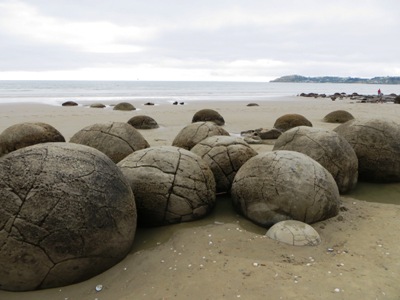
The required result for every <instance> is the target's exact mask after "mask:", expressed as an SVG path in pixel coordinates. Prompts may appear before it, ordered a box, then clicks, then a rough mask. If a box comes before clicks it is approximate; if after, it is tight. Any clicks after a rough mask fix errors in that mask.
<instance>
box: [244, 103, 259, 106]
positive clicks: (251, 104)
mask: <svg viewBox="0 0 400 300" xmlns="http://www.w3.org/2000/svg"><path fill="white" fill-rule="evenodd" d="M246 106H259V105H258V104H257V103H249V104H247V105H246Z"/></svg>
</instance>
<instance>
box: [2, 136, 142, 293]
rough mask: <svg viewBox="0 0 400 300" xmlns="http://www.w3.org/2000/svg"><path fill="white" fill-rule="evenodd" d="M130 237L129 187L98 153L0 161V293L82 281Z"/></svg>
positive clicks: (121, 252) (25, 154) (46, 151)
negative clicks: (1, 290)
mask: <svg viewBox="0 0 400 300" xmlns="http://www.w3.org/2000/svg"><path fill="white" fill-rule="evenodd" d="M135 231H136V207H135V201H134V197H133V193H132V190H131V189H130V187H129V183H128V182H127V180H126V178H125V177H124V176H123V175H122V173H121V171H120V170H119V169H118V168H117V166H116V165H115V164H114V163H113V162H112V161H111V160H110V159H109V158H108V157H107V156H106V155H104V154H103V153H101V152H100V151H98V150H96V149H93V148H90V147H87V146H83V145H77V144H68V143H46V144H39V145H35V146H30V147H26V148H23V149H19V150H17V151H14V152H12V153H10V154H8V155H6V156H4V157H2V158H1V159H0V289H4V290H10V291H27V290H35V289H43V288H53V287H58V286H65V285H69V284H73V283H76V282H79V281H83V280H86V279H88V278H90V277H92V276H95V275H97V274H99V273H101V272H103V271H104V270H106V269H108V268H110V267H112V266H113V265H115V264H116V263H117V262H119V261H120V260H121V259H123V258H124V257H125V256H126V255H127V253H128V252H129V250H130V248H131V246H132V242H133V238H134V235H135Z"/></svg>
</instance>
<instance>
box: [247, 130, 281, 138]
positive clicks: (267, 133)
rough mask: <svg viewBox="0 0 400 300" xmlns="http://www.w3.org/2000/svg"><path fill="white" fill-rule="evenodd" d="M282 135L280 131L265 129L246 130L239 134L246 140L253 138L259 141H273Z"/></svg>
mask: <svg viewBox="0 0 400 300" xmlns="http://www.w3.org/2000/svg"><path fill="white" fill-rule="evenodd" d="M281 134H282V131H280V130H279V129H276V128H272V129H265V128H258V129H253V130H246V131H242V132H241V133H240V135H241V136H244V137H246V138H254V139H261V140H275V139H277V138H278V137H279V136H280V135H281Z"/></svg>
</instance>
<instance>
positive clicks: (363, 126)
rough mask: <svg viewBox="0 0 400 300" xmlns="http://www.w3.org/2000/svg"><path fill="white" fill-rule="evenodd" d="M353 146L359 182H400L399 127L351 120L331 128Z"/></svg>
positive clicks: (370, 120) (397, 124)
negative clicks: (356, 158)
mask: <svg viewBox="0 0 400 300" xmlns="http://www.w3.org/2000/svg"><path fill="white" fill-rule="evenodd" d="M334 131H335V132H337V133H338V134H339V135H340V136H342V137H344V138H345V139H346V140H347V141H348V142H349V144H350V145H351V146H352V147H353V149H354V151H355V152H356V154H357V157H358V173H359V176H360V179H361V180H366V181H372V182H400V124H399V123H395V122H392V121H386V120H382V119H365V120H358V119H354V120H351V121H348V122H346V123H344V124H341V125H339V126H338V127H336V128H335V129H334Z"/></svg>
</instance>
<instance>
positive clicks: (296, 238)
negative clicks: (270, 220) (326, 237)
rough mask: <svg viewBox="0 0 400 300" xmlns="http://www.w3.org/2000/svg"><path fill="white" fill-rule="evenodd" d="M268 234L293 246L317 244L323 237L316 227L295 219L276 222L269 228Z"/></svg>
mask: <svg viewBox="0 0 400 300" xmlns="http://www.w3.org/2000/svg"><path fill="white" fill-rule="evenodd" d="M266 236H268V237H269V238H271V239H273V240H277V241H279V242H282V243H285V244H289V245H292V246H317V245H319V244H320V243H321V237H320V236H319V234H318V232H317V231H316V230H315V229H314V228H312V227H311V226H310V225H308V224H306V223H303V222H300V221H295V220H286V221H281V222H279V223H276V224H275V225H274V226H272V227H271V228H270V229H268V231H267V234H266Z"/></svg>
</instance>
